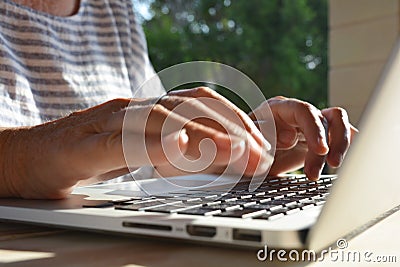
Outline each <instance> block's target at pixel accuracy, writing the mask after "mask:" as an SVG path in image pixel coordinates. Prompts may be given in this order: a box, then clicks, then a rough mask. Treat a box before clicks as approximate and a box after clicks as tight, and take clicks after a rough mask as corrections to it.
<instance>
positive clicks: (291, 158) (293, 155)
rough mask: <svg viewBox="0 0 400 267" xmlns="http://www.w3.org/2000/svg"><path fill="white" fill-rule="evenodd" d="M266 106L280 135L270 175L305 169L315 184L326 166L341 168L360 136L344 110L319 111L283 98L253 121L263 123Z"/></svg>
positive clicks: (271, 102) (256, 114)
mask: <svg viewBox="0 0 400 267" xmlns="http://www.w3.org/2000/svg"><path fill="white" fill-rule="evenodd" d="M265 105H269V107H270V109H271V111H272V113H273V115H274V119H275V124H276V132H277V142H276V143H277V147H276V153H275V161H274V164H273V165H272V167H271V170H270V175H277V174H281V173H285V172H288V171H293V170H296V169H299V168H301V167H303V166H304V173H305V174H306V175H307V177H308V178H309V179H312V180H316V179H318V177H319V176H320V174H321V171H322V169H323V167H324V164H325V162H327V163H328V164H329V165H330V166H331V167H335V168H336V167H339V166H340V165H341V163H342V161H343V158H344V156H345V155H346V152H347V150H348V148H349V145H350V143H351V141H352V139H353V137H354V136H355V134H356V133H357V132H358V130H357V129H356V128H355V127H354V126H352V125H351V124H350V123H349V120H348V116H347V113H346V111H345V110H343V109H342V108H338V107H333V108H327V109H323V110H318V109H317V108H316V107H314V106H313V105H311V104H309V103H307V102H304V101H300V100H297V99H293V98H286V97H281V96H279V97H274V98H271V99H269V100H268V101H266V102H264V103H263V104H261V105H260V106H259V107H258V108H257V109H256V110H255V111H254V112H253V113H252V114H250V117H251V118H252V119H253V120H262V117H260V114H261V113H262V112H261V111H262V110H263V109H264V108H265ZM256 123H257V122H256ZM261 123H262V122H261ZM324 124H326V125H325V126H324ZM259 127H261V128H262V125H259Z"/></svg>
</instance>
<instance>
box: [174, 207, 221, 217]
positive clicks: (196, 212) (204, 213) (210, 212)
mask: <svg viewBox="0 0 400 267" xmlns="http://www.w3.org/2000/svg"><path fill="white" fill-rule="evenodd" d="M221 212H222V211H221V210H218V209H212V208H210V207H202V208H196V209H186V210H182V211H178V214H188V215H201V216H210V215H215V214H218V213H221Z"/></svg>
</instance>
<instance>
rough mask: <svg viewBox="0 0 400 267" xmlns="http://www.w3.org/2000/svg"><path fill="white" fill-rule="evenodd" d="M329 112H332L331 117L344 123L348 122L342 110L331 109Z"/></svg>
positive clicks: (344, 111)
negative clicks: (342, 120) (344, 121)
mask: <svg viewBox="0 0 400 267" xmlns="http://www.w3.org/2000/svg"><path fill="white" fill-rule="evenodd" d="M331 112H332V114H333V116H334V117H336V118H341V119H344V120H346V121H347V120H348V115H347V111H346V110H345V109H344V108H341V107H334V108H332V109H331Z"/></svg>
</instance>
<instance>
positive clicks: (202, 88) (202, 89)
mask: <svg viewBox="0 0 400 267" xmlns="http://www.w3.org/2000/svg"><path fill="white" fill-rule="evenodd" d="M195 90H196V91H197V92H198V93H201V94H212V93H213V92H214V91H213V90H212V89H211V88H209V87H207V86H200V87H197V88H196V89H195Z"/></svg>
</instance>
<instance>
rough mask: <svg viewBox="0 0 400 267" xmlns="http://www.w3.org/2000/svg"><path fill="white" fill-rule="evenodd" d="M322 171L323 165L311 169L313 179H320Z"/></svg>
mask: <svg viewBox="0 0 400 267" xmlns="http://www.w3.org/2000/svg"><path fill="white" fill-rule="evenodd" d="M321 172H322V167H321V168H318V167H315V168H313V169H312V171H311V174H312V177H311V178H312V180H318V178H319V176H320V175H321Z"/></svg>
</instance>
